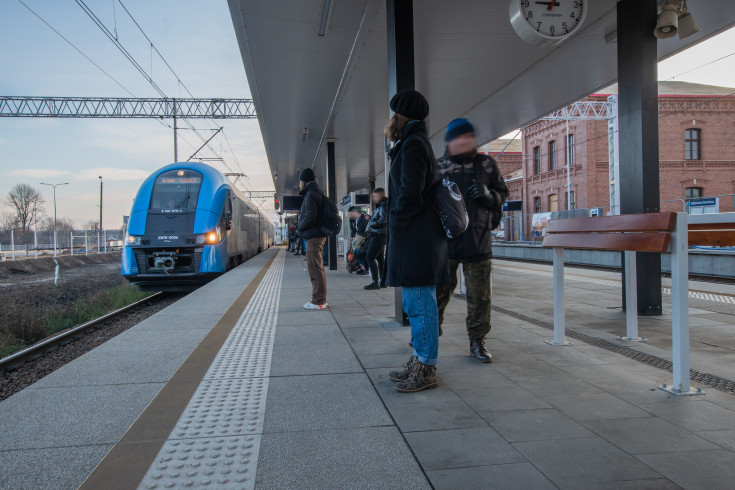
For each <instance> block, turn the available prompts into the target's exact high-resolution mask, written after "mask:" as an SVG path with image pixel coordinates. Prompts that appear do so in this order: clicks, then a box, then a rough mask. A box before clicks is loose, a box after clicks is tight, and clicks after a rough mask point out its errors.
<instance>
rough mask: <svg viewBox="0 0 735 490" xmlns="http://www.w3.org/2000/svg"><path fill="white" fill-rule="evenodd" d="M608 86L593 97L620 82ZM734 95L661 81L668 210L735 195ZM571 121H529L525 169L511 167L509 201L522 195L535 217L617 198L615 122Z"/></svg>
mask: <svg viewBox="0 0 735 490" xmlns="http://www.w3.org/2000/svg"><path fill="white" fill-rule="evenodd" d="M601 92H602V93H600V94H594V95H591V96H590V97H588V99H586V100H593V101H604V100H606V99H607V97H608V96H609V95H611V94H616V93H617V86H616V85H613V86H611V87H609V88H608V89H605V90H603V91H601ZM733 94H735V88H727V87H714V86H709V85H699V84H692V83H685V82H660V83H659V141H660V157H659V166H660V175H661V177H660V181H661V185H660V196H661V201H662V203H661V210H662V211H682V210H683V209H684V207H683V203H684V201H685V200H687V199H690V200H691V199H696V198H702V197H712V196H725V195H732V194H735V145H733V142H734V141H733V140H735V138H734V137H733V136H732V134H733V130H734V129H735V97H724V96H728V95H733ZM566 124H567V123H566V122H565V121H546V120H538V121H536V122H533V123H531V124H529V125H528V126H526V127H525V128H524V129H523V132H522V138H521V151H522V154H521V155H520V161H521V168H522V172H520V175H519V173H518V172H513V171H514V170H515V169H513V168H511V165H508V166H507V168H508V170H507V172H504V175H505V176H506V181H507V183H508V188H509V190H510V196H509V199H510V200H522V201H523V214H524V215H527V216H528V217H530V215H533V214H535V213H546V212H554V211H563V210H567V209H583V208H607V207H608V206H609V204H610V198H609V168H608V138H607V123H606V122H605V121H591V120H590V121H569V135H567V134H566ZM567 138H569V150H570V151H569V154H567V143H566V142H567ZM624 144H625V142H624V141H621V142H620V145H621V146H622V145H624ZM514 158H518V157H516V156H514ZM568 163H570V164H571V165H570V167H569V170H570V180H571V186H570V189H569V192H570V194H569V195H568V194H567V192H568V189H567V164H568ZM568 197H569V198H571V206H568V205H567V202H568V201H567V199H568ZM718 205H719V211H733V209H734V207H733V198H732V197H726V198H720V199H718ZM605 212H607V209H603V213H605ZM529 226H530V219H526V220H524V226H523V228H524V229H525V230H526V231H528V230H529Z"/></svg>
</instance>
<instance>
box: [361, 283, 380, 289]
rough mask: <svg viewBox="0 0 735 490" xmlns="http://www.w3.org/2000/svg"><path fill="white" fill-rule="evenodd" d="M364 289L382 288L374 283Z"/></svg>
mask: <svg viewBox="0 0 735 490" xmlns="http://www.w3.org/2000/svg"><path fill="white" fill-rule="evenodd" d="M363 289H380V286H379V285H378V284H376V283H374V282H371V283H370V284H368V285H367V286H363Z"/></svg>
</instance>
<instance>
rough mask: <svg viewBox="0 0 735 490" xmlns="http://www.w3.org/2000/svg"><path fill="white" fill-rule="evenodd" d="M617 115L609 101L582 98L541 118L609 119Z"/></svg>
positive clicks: (546, 119) (567, 119) (565, 119)
mask: <svg viewBox="0 0 735 490" xmlns="http://www.w3.org/2000/svg"><path fill="white" fill-rule="evenodd" d="M612 117H615V114H613V111H612V104H611V103H610V102H608V101H604V102H602V101H592V100H582V101H579V102H574V103H573V104H570V105H568V106H566V107H562V108H561V109H559V110H558V111H554V112H552V113H551V114H549V115H548V116H546V117H542V118H541V119H542V120H544V121H607V120H608V119H610V118H612Z"/></svg>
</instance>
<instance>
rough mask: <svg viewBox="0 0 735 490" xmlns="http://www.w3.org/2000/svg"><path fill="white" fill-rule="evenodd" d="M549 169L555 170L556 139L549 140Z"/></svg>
mask: <svg viewBox="0 0 735 490" xmlns="http://www.w3.org/2000/svg"><path fill="white" fill-rule="evenodd" d="M549 170H556V140H551V141H549Z"/></svg>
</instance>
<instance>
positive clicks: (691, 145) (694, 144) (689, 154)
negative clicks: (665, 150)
mask: <svg viewBox="0 0 735 490" xmlns="http://www.w3.org/2000/svg"><path fill="white" fill-rule="evenodd" d="M685 138H686V140H685V141H684V158H685V159H686V160H701V159H702V130H701V129H687V130H686V132H685Z"/></svg>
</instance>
